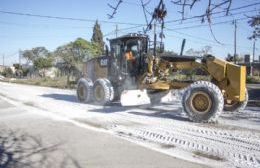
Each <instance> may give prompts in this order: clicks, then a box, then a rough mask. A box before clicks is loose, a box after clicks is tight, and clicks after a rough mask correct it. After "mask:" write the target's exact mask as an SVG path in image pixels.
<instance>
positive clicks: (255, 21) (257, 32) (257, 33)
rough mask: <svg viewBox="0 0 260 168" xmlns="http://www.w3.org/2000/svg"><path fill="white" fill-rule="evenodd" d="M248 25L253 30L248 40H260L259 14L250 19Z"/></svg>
mask: <svg viewBox="0 0 260 168" xmlns="http://www.w3.org/2000/svg"><path fill="white" fill-rule="evenodd" d="M248 23H249V25H250V26H251V27H253V28H254V31H253V34H252V36H250V37H249V39H250V40H256V39H257V38H260V14H258V15H257V16H253V17H250V20H249V21H248Z"/></svg>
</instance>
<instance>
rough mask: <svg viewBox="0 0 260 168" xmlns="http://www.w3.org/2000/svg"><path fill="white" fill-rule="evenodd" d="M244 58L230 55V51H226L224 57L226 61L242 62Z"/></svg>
mask: <svg viewBox="0 0 260 168" xmlns="http://www.w3.org/2000/svg"><path fill="white" fill-rule="evenodd" d="M243 60H244V58H243V57H239V56H238V55H236V56H235V57H234V56H233V55H231V54H230V53H228V55H227V57H226V61H229V62H243Z"/></svg>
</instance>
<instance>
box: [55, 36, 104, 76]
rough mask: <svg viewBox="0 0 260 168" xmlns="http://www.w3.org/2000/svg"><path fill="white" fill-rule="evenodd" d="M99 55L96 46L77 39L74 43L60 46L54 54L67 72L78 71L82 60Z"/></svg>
mask: <svg viewBox="0 0 260 168" xmlns="http://www.w3.org/2000/svg"><path fill="white" fill-rule="evenodd" d="M100 54H101V53H100V50H99V47H98V45H96V44H95V43H91V42H88V41H87V40H84V39H82V38H77V39H76V40H75V41H74V42H70V43H68V44H66V45H63V46H60V47H58V48H57V49H56V51H55V52H54V55H55V57H57V58H59V59H61V60H62V61H63V62H64V65H65V66H66V67H65V68H66V69H68V70H69V71H71V70H73V69H79V66H80V64H82V62H83V61H84V60H88V59H90V58H93V57H95V56H98V55H100Z"/></svg>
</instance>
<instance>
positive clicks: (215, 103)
mask: <svg viewBox="0 0 260 168" xmlns="http://www.w3.org/2000/svg"><path fill="white" fill-rule="evenodd" d="M182 105H183V109H184V112H185V113H186V114H187V116H188V117H189V119H190V120H192V121H195V122H215V121H216V119H217V117H218V116H219V115H220V113H221V112H222V110H223V105H224V99H223V95H222V93H221V91H220V89H219V88H218V87H217V86H216V85H214V84H213V83H210V82H207V81H198V82H194V83H193V84H191V85H190V86H188V87H187V88H186V89H185V91H184V94H183V97H182Z"/></svg>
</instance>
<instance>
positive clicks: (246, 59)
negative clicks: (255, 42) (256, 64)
mask: <svg viewBox="0 0 260 168" xmlns="http://www.w3.org/2000/svg"><path fill="white" fill-rule="evenodd" d="M244 62H245V63H249V62H250V55H249V54H247V55H245V57H244Z"/></svg>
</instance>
